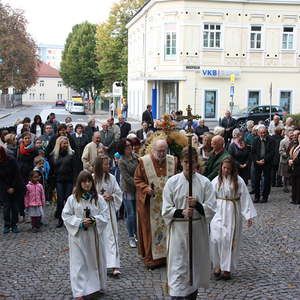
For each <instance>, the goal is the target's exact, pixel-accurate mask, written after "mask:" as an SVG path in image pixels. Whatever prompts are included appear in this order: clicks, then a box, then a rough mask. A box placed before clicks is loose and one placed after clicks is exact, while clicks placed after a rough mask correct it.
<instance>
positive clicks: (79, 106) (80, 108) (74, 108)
mask: <svg viewBox="0 0 300 300" xmlns="http://www.w3.org/2000/svg"><path fill="white" fill-rule="evenodd" d="M69 112H70V113H71V114H83V115H84V114H85V110H84V103H83V102H74V101H73V102H72V104H70V106H69Z"/></svg>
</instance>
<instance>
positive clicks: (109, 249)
mask: <svg viewBox="0 0 300 300" xmlns="http://www.w3.org/2000/svg"><path fill="white" fill-rule="evenodd" d="M96 189H97V192H98V193H99V194H100V193H101V190H102V189H104V190H105V191H106V192H107V193H108V194H110V195H112V196H113V198H114V200H113V201H108V202H107V204H108V209H109V222H108V224H107V226H106V227H105V229H104V232H103V239H104V246H105V253H106V263H107V268H120V252H119V243H118V221H117V211H118V210H119V209H120V207H121V205H122V191H121V189H120V187H119V184H118V182H117V180H116V178H115V176H113V175H112V174H109V180H108V181H107V182H105V181H104V180H102V182H101V183H97V185H96Z"/></svg>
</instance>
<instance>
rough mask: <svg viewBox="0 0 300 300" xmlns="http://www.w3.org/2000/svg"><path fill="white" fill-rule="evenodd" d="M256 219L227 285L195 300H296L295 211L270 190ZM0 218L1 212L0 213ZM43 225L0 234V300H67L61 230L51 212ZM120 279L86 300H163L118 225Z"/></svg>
mask: <svg viewBox="0 0 300 300" xmlns="http://www.w3.org/2000/svg"><path fill="white" fill-rule="evenodd" d="M255 205H256V208H257V210H258V215H259V217H258V218H257V219H256V220H255V224H254V226H253V227H252V228H249V229H248V228H246V227H244V236H243V241H242V245H241V259H240V263H239V266H238V270H237V271H236V272H235V273H234V274H233V279H232V280H231V281H227V282H225V281H215V280H214V279H212V280H211V285H210V288H209V289H207V290H200V291H199V295H198V299H214V300H222V299H270V300H277V299H278V300H279V299H282V300H285V299H294V300H298V299H299V300H300V234H299V229H300V218H299V214H300V209H299V208H298V206H295V205H292V204H289V195H288V194H284V193H282V192H281V189H279V188H274V189H273V191H272V194H271V197H270V201H269V202H268V203H265V204H255ZM1 213H2V211H1ZM47 215H48V216H50V217H49V224H48V226H45V227H44V228H43V229H42V232H39V233H35V234H34V233H31V232H30V231H29V229H30V224H21V225H20V229H21V230H22V232H21V233H19V234H14V233H9V234H7V235H3V234H2V233H1V235H0V278H1V279H0V299H1V300H2V299H5V300H8V299H24V300H25V299H72V294H71V289H70V282H69V260H68V238H67V232H66V229H64V228H61V229H56V228H55V223H56V221H55V220H54V219H53V217H52V215H53V207H51V206H50V207H47ZM119 226H120V248H121V264H122V275H121V277H120V279H112V278H109V282H108V288H107V292H106V294H105V295H101V296H100V295H95V296H94V297H89V299H128V300H131V299H169V298H168V297H164V296H163V288H162V286H163V281H164V280H165V275H164V274H165V272H164V271H165V270H164V269H163V268H162V269H157V270H153V271H147V270H146V269H145V268H144V267H143V265H142V262H141V260H140V258H139V257H138V255H137V250H136V249H130V248H129V247H128V244H127V236H126V231H125V226H124V223H123V221H121V222H120V225H119Z"/></svg>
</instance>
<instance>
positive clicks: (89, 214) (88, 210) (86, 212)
mask: <svg viewBox="0 0 300 300" xmlns="http://www.w3.org/2000/svg"><path fill="white" fill-rule="evenodd" d="M84 211H85V217H86V218H89V217H90V216H91V210H90V209H89V208H88V207H86V208H85V209H84ZM84 230H85V231H87V230H88V229H87V228H84Z"/></svg>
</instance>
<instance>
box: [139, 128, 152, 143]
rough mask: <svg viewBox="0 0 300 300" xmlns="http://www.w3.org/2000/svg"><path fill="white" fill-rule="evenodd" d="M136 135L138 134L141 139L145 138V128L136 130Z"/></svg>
mask: <svg viewBox="0 0 300 300" xmlns="http://www.w3.org/2000/svg"><path fill="white" fill-rule="evenodd" d="M147 132H149V130H148V131H147ZM136 136H137V137H138V138H139V139H140V140H141V141H143V140H144V130H143V128H142V129H139V130H138V131H137V132H136Z"/></svg>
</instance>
